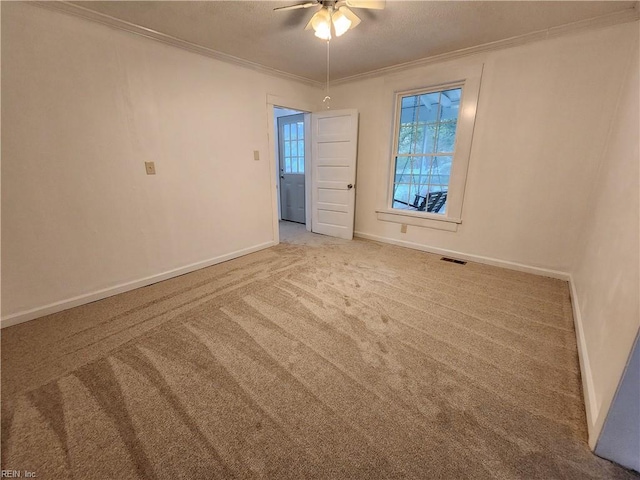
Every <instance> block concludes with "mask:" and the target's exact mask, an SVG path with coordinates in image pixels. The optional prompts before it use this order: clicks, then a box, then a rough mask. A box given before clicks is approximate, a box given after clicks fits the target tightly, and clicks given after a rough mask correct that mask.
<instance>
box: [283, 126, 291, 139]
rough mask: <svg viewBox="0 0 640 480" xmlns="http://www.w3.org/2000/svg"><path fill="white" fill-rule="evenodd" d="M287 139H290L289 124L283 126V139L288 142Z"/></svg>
mask: <svg viewBox="0 0 640 480" xmlns="http://www.w3.org/2000/svg"><path fill="white" fill-rule="evenodd" d="M289 138H290V133H289V124H287V125H285V126H284V139H285V140H289Z"/></svg>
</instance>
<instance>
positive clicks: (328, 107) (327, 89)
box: [322, 40, 331, 110]
mask: <svg viewBox="0 0 640 480" xmlns="http://www.w3.org/2000/svg"><path fill="white" fill-rule="evenodd" d="M329 43H330V40H327V85H326V93H327V95H326V96H325V97H324V100H322V103H324V104H325V105H326V106H327V110H329V109H330V108H331V105H330V102H331V97H330V96H329Z"/></svg>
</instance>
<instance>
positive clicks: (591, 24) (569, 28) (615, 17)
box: [331, 7, 640, 86]
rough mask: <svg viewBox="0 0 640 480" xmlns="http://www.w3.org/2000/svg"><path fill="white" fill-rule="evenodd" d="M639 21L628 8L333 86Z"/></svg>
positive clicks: (639, 13) (637, 13) (385, 69)
mask: <svg viewBox="0 0 640 480" xmlns="http://www.w3.org/2000/svg"><path fill="white" fill-rule="evenodd" d="M638 19H640V11H639V10H638V8H636V7H633V8H628V9H626V10H621V11H619V12H614V13H610V14H607V15H602V16H600V17H594V18H589V19H586V20H580V21H578V22H573V23H567V24H565V25H560V26H557V27H552V28H548V29H545V30H538V31H536V32H531V33H526V34H524V35H518V36H515V37H510V38H505V39H503V40H497V41H495V42H489V43H484V44H482V45H476V46H473V47H468V48H462V49H460V50H454V51H452V52H446V53H441V54H438V55H433V56H431V57H425V58H421V59H419V60H412V61H410V62H405V63H399V64H396V65H392V66H390V67H383V68H379V69H376V70H371V71H369V72H365V73H359V74H357V75H351V76H349V77H342V78H339V79H335V80H331V84H332V85H334V86H335V85H342V84H345V83H349V82H355V81H359V80H365V79H371V78H376V77H381V76H383V75H388V74H393V73H398V72H401V71H403V70H406V69H409V68H417V67H424V66H426V65H431V64H434V63H441V62H446V61H449V60H455V59H458V58H463V57H468V56H471V55H477V54H480V53H486V52H491V51H495V50H502V49H505V48H509V47H517V46H521V45H526V44H529V43H533V42H539V41H541V40H548V39H551V38H555V37H561V36H566V35H570V34H575V33H581V32H584V31H588V30H593V29H596V28H604V27H609V26H613V25H618V24H622V23H630V22H635V21H637V20H638Z"/></svg>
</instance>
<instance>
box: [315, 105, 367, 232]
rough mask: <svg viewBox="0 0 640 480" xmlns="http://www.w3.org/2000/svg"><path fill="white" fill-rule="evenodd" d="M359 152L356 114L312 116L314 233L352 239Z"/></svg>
mask: <svg viewBox="0 0 640 480" xmlns="http://www.w3.org/2000/svg"><path fill="white" fill-rule="evenodd" d="M357 152H358V111H357V110H335V111H327V112H320V113H313V114H311V165H312V175H311V181H312V195H311V210H312V213H311V230H312V231H313V232H315V233H321V234H324V235H330V236H332V237H340V238H346V239H348V240H351V239H352V238H353V221H354V217H355V206H356V205H355V199H356V191H355V186H356V155H357Z"/></svg>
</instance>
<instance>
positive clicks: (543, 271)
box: [354, 232, 571, 281]
mask: <svg viewBox="0 0 640 480" xmlns="http://www.w3.org/2000/svg"><path fill="white" fill-rule="evenodd" d="M354 236H356V237H359V238H365V239H367V240H375V241H377V242H383V243H390V244H392V245H398V246H399V247H406V248H412V249H414V250H421V251H423V252H428V253H435V254H436V255H443V256H447V257H454V258H458V259H460V260H466V261H468V262H477V263H483V264H485V265H492V266H494V267H502V268H507V269H509V270H517V271H519V272H525V273H532V274H534V275H540V276H543V277H551V278H557V279H560V280H565V281H569V280H570V278H571V275H570V274H568V273H566V272H561V271H558V270H550V269H547V268H540V267H532V266H530V265H524V264H522V263H516V262H510V261H508V260H500V259H497V258H491V257H483V256H481V255H473V254H469V253H463V252H456V251H454V250H447V249H444V248H438V247H431V246H429V245H422V244H420V243H414V242H407V241H405V240H396V239H394V238H388V237H381V236H378V235H371V234H369V233H364V232H354Z"/></svg>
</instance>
